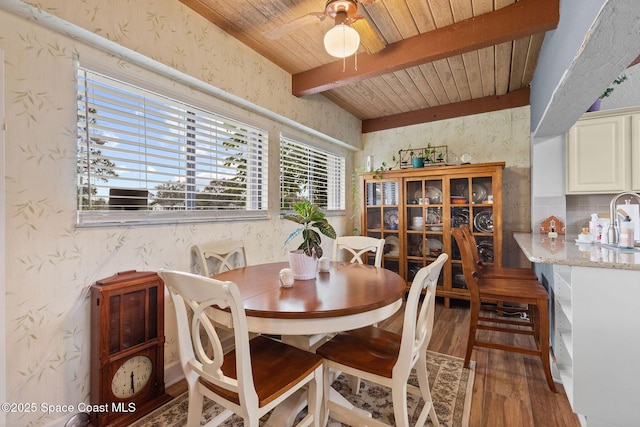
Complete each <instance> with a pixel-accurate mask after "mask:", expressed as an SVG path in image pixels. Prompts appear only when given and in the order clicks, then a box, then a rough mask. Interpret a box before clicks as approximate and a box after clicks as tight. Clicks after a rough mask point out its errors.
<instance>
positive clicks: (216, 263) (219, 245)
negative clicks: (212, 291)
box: [191, 239, 247, 277]
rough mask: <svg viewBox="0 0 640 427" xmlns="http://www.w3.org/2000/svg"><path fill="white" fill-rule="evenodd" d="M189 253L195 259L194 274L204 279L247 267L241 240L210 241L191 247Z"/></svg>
mask: <svg viewBox="0 0 640 427" xmlns="http://www.w3.org/2000/svg"><path fill="white" fill-rule="evenodd" d="M191 253H192V254H193V256H194V258H195V259H196V272H199V273H200V274H201V275H203V276H206V277H211V276H213V275H215V274H218V273H222V272H223V271H227V270H233V269H234V268H239V267H244V266H245V265H247V254H246V251H245V245H244V242H243V241H242V240H237V239H222V240H212V241H209V242H205V243H201V244H198V245H194V246H192V247H191Z"/></svg>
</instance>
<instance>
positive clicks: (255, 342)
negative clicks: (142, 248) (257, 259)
mask: <svg viewBox="0 0 640 427" xmlns="http://www.w3.org/2000/svg"><path fill="white" fill-rule="evenodd" d="M158 275H159V276H160V277H161V278H162V280H163V281H164V283H165V285H166V287H167V289H168V290H169V294H170V295H171V299H172V301H173V305H174V308H175V312H176V318H177V323H178V325H177V326H178V328H177V330H178V348H179V353H180V363H181V365H182V369H183V371H184V375H185V378H186V381H187V384H188V389H189V408H188V415H187V426H189V427H196V426H200V418H201V416H202V409H203V398H204V397H205V396H206V397H207V398H209V399H211V400H213V401H214V402H216V403H217V404H219V405H221V406H222V407H224V408H225V410H224V411H223V412H222V413H221V414H220V415H217V416H216V417H215V418H214V419H213V420H211V421H210V422H209V424H207V425H218V424H219V423H220V422H222V421H224V420H225V419H227V418H229V416H231V415H232V414H234V413H235V414H237V415H238V416H240V417H241V418H242V419H243V420H244V425H245V426H247V427H258V426H259V419H260V418H261V417H263V416H264V415H266V414H267V413H268V412H270V411H271V410H272V409H274V408H275V407H276V406H278V405H279V404H281V403H282V402H284V401H285V400H286V399H287V398H289V397H291V396H292V395H293V394H294V393H296V392H297V391H299V390H303V391H304V392H305V393H306V394H307V404H308V413H307V415H305V416H304V417H303V418H302V420H300V422H299V423H298V424H296V425H297V426H300V427H303V426H309V425H313V426H315V427H319V426H320V421H321V420H320V418H321V415H320V414H321V412H320V411H321V402H322V400H321V396H322V391H323V390H322V358H321V357H320V356H318V355H316V354H313V353H310V352H307V351H303V350H300V349H298V348H295V347H292V346H289V345H286V344H284V343H282V342H280V341H276V340H273V339H271V338H267V337H265V336H263V335H259V336H257V337H255V338H253V339H251V340H249V334H248V330H247V318H246V313H245V311H244V307H243V305H242V298H241V296H240V291H239V290H238V287H237V285H236V284H235V283H233V282H222V281H219V280H215V279H211V278H207V277H203V276H200V275H196V274H192V273H185V272H179V271H169V270H160V271H159V272H158ZM209 310H218V311H220V310H226V311H227V312H228V314H224V316H225V318H226V319H227V322H228V326H229V327H230V328H232V329H233V332H234V337H235V349H234V350H233V351H231V352H229V353H227V354H225V353H224V352H223V350H222V345H221V343H220V340H219V338H218V336H217V332H216V329H215V328H214V327H213V325H212V323H211V320H210V318H209V316H208V315H207V314H206V313H208V312H209ZM189 312H191V314H192V315H191V316H189ZM189 319H191V320H189ZM203 335H206V338H207V341H208V342H207V343H206V344H209V343H210V344H212V345H211V346H208V345H206V344H205V343H204V342H203ZM206 348H210V349H212V352H211V353H208V352H207V350H205V349H206Z"/></svg>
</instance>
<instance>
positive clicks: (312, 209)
mask: <svg viewBox="0 0 640 427" xmlns="http://www.w3.org/2000/svg"><path fill="white" fill-rule="evenodd" d="M293 210H294V212H295V213H289V214H284V215H283V218H284V219H287V220H289V221H293V222H295V223H297V224H300V225H301V226H302V227H300V228H298V229H296V230H294V231H293V232H292V233H291V234H290V235H289V237H287V240H285V242H284V243H285V245H286V244H287V243H289V242H290V241H291V240H293V239H294V238H295V237H296V236H298V235H299V234H300V233H302V243H301V244H300V246H298V249H299V250H302V251H303V252H304V253H305V254H306V255H308V256H312V255H313V254H315V255H316V256H317V257H318V258H320V257H322V254H323V251H322V246H320V244H321V243H322V238H321V237H320V233H322V234H324V235H325V236H327V237H330V238H332V239H335V238H336V231H335V230H334V229H333V226H332V225H331V224H329V221H327V218H326V215H325V214H324V212H322V211H321V210H320V208H319V207H318V206H317V205H314V204H313V203H311V202H310V201H308V200H303V201H301V202H296V203H294V204H293ZM314 228H315V229H317V231H316V230H314Z"/></svg>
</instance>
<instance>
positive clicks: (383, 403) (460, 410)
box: [133, 351, 475, 427]
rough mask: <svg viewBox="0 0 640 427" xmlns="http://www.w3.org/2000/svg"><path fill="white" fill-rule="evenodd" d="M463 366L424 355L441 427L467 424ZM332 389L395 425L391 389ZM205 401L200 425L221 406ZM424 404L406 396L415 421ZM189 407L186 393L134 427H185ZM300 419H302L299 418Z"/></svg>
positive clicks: (332, 426)
mask: <svg viewBox="0 0 640 427" xmlns="http://www.w3.org/2000/svg"><path fill="white" fill-rule="evenodd" d="M462 364H463V360H462V359H459V358H457V357H453V356H448V355H444V354H440V353H435V352H431V351H428V352H427V371H428V372H429V385H430V386H431V395H432V397H433V401H434V402H435V409H436V414H437V415H438V420H439V421H440V424H441V425H442V426H448V427H467V426H468V424H469V414H470V410H471V392H472V390H473V379H474V372H475V371H474V369H475V362H473V361H472V362H471V367H470V369H464V368H463V367H462ZM409 381H410V382H411V383H412V384H414V385H418V382H417V380H416V379H415V377H414V376H413V375H412V376H411V378H410V380H409ZM333 387H334V388H335V389H336V390H338V392H340V394H342V395H343V396H344V397H345V398H347V399H348V400H349V401H350V402H352V403H353V404H354V405H356V406H358V407H360V408H363V409H365V410H367V411H370V412H371V413H372V415H373V418H378V419H381V421H383V422H385V423H388V424H390V425H394V421H393V404H392V402H391V390H390V389H388V388H386V387H381V386H378V385H377V384H373V385H370V384H369V383H367V382H366V381H361V385H360V394H359V395H358V396H355V395H353V394H351V388H350V387H349V381H348V380H347V378H346V377H345V376H344V375H341V376H340V377H338V379H337V380H336V382H334V384H333ZM204 402H205V404H204V406H205V409H204V413H203V415H202V420H201V424H202V425H204V424H206V422H208V421H209V420H210V419H211V418H213V417H214V416H215V415H216V414H218V413H220V411H221V410H222V408H221V407H220V406H218V405H216V404H215V403H214V402H212V401H211V400H209V399H207V398H205V401H204ZM423 404H424V402H423V401H422V400H421V399H416V398H415V397H414V396H413V395H411V394H409V396H408V405H409V414H413V415H412V416H413V417H415V418H417V416H418V414H419V413H420V409H421V408H422V406H423ZM188 406H189V405H188V396H187V393H184V394H182V395H181V396H178V397H177V398H175V399H173V400H172V401H171V402H169V403H167V404H165V405H164V406H162V407H160V408H158V409H157V410H156V411H154V412H152V413H151V414H149V415H147V416H146V417H144V418H142V419H141V420H139V421H137V422H136V423H135V424H133V426H135V427H159V426H163V427H164V426H166V427H174V426H176V427H177V426H184V425H185V424H186V422H187V408H188ZM300 417H301V416H299V417H298V418H300ZM413 423H415V419H413V420H411V424H412V425H413ZM221 425H222V426H224V427H240V426H242V425H243V422H242V419H240V418H238V417H236V416H235V415H234V416H232V417H231V418H229V419H228V420H227V421H226V422H225V423H223V424H221ZM261 425H262V422H261ZM427 425H429V426H430V425H432V424H431V420H429V422H428V424H427ZM328 426H329V427H340V426H343V424H341V423H338V422H335V421H332V420H331V419H329V424H328Z"/></svg>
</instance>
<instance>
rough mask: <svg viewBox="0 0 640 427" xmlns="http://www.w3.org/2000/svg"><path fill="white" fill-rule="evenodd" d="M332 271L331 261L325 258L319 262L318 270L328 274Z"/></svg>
mask: <svg viewBox="0 0 640 427" xmlns="http://www.w3.org/2000/svg"><path fill="white" fill-rule="evenodd" d="M330 269H331V259H330V258H328V257H326V256H323V257H322V258H320V259H319V260H318V270H319V271H322V272H327V271H329V270H330Z"/></svg>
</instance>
